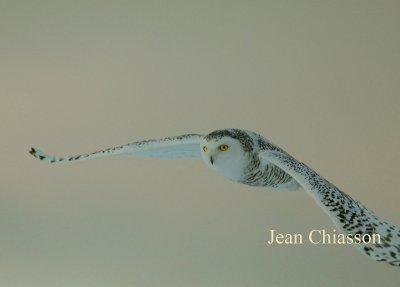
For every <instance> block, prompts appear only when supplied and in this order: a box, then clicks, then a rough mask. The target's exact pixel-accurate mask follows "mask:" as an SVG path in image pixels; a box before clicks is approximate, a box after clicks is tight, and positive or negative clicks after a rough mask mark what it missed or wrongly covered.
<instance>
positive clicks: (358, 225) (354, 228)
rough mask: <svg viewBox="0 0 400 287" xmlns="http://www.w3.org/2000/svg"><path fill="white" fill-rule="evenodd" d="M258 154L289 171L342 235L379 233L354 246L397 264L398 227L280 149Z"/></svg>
mask: <svg viewBox="0 0 400 287" xmlns="http://www.w3.org/2000/svg"><path fill="white" fill-rule="evenodd" d="M260 157H262V158H264V159H266V160H267V161H269V162H271V163H273V164H275V165H277V166H278V167H279V168H281V169H282V170H284V171H285V172H287V173H288V174H289V175H291V176H292V177H293V178H294V179H295V180H296V181H297V182H298V183H299V184H300V185H301V186H302V187H303V188H304V190H305V191H306V192H307V193H308V194H310V195H311V196H312V197H313V198H314V199H315V201H316V202H317V203H318V204H319V205H320V206H321V208H322V209H323V210H324V211H325V212H326V213H327V214H328V215H329V216H330V218H331V219H332V220H333V221H334V222H335V224H336V225H337V226H338V227H339V229H341V231H342V232H344V233H345V234H346V235H350V236H355V235H356V234H358V235H359V236H362V235H371V236H372V235H373V234H379V235H380V243H378V242H377V243H369V244H363V243H356V244H354V245H355V247H356V248H357V249H359V250H360V251H362V252H364V253H365V254H366V255H368V256H370V257H371V258H373V259H374V260H377V261H387V262H388V263H389V264H391V265H394V266H400V230H399V228H397V227H396V226H395V225H394V224H392V223H390V222H387V221H385V220H382V219H380V218H378V217H377V216H376V215H375V214H374V213H373V212H372V211H371V210H369V209H368V208H367V207H365V206H364V205H363V204H361V203H360V202H359V201H357V200H355V199H353V198H351V197H350V196H349V195H347V194H346V193H344V192H342V191H341V190H339V189H338V188H337V187H336V186H334V185H333V184H331V183H330V182H328V181H327V180H326V179H324V178H323V177H321V176H320V175H318V174H317V173H316V172H315V171H314V170H312V169H311V168H310V167H308V166H307V165H305V164H304V163H302V162H299V161H297V160H296V159H295V158H293V157H292V156H290V155H289V154H287V153H286V152H284V151H281V150H263V151H261V152H260Z"/></svg>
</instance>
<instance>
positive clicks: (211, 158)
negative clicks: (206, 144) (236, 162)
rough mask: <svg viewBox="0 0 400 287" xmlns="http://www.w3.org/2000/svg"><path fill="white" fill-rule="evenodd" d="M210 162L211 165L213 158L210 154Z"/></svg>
mask: <svg viewBox="0 0 400 287" xmlns="http://www.w3.org/2000/svg"><path fill="white" fill-rule="evenodd" d="M210 162H211V165H213V164H214V158H213V157H212V156H210Z"/></svg>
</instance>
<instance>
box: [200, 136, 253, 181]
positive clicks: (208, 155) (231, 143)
mask: <svg viewBox="0 0 400 287" xmlns="http://www.w3.org/2000/svg"><path fill="white" fill-rule="evenodd" d="M241 132H242V133H243V131H241ZM200 149H201V155H202V158H203V161H204V162H205V164H206V165H207V166H208V167H210V168H211V169H213V170H215V171H217V172H219V173H221V174H222V175H224V176H226V177H228V178H230V179H232V180H238V179H239V178H240V176H241V175H242V172H243V168H244V167H245V166H246V165H247V164H248V156H246V149H245V148H244V146H243V141H242V140H241V137H238V135H237V134H236V133H235V130H228V129H226V130H217V131H214V132H212V133H210V134H208V135H206V136H205V137H204V139H203V140H202V142H201V144H200Z"/></svg>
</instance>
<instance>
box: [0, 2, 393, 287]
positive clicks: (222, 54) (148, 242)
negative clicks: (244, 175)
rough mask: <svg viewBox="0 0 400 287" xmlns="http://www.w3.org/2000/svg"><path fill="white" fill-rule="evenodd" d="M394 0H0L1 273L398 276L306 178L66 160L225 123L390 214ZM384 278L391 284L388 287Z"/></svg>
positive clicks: (233, 279) (220, 281)
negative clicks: (337, 218) (62, 158)
mask: <svg viewBox="0 0 400 287" xmlns="http://www.w3.org/2000/svg"><path fill="white" fill-rule="evenodd" d="M399 13H400V3H399V2H398V1H82V2H81V3H72V2H71V1H7V0H6V1H4V0H3V1H2V2H1V4H0V35H1V40H0V95H1V102H0V103H1V104H0V131H1V137H2V141H1V142H2V144H1V146H2V151H1V152H0V159H1V167H0V168H1V170H0V179H1V180H0V230H1V236H0V246H1V249H0V250H1V251H0V286H9V287H14V286H15V287H25V286H29V287H33V286H34V287H36V286H41V287H47V286H49V287H50V286H61V287H64V286H65V287H67V286H68V287H69V286H77V287H80V286H82V287H87V286H96V287H102V286H152V287H153V286H174V287H178V286H207V287H213V286H218V287H222V286H230V287H235V286H349V284H350V283H349V282H352V283H351V285H352V286H398V283H399V282H400V273H399V270H398V268H397V269H396V268H394V267H390V266H389V265H387V264H381V263H376V262H374V261H370V260H369V259H368V258H367V257H365V256H364V255H363V254H361V253H359V252H358V251H357V250H356V249H354V248H351V247H349V246H344V247H343V246H319V247H316V246H310V245H303V246H292V247H291V246H283V247H279V246H278V247H277V246H268V245H266V244H265V241H266V240H267V234H268V230H269V229H279V230H281V231H282V232H285V233H286V232H287V233H295V232H300V233H306V232H308V231H309V230H311V229H315V228H326V229H332V228H334V225H333V224H332V223H331V221H330V220H329V219H328V218H327V216H326V215H325V214H324V213H323V212H322V211H321V210H320V209H319V208H318V206H317V205H316V204H315V203H314V202H313V201H312V199H311V198H309V197H308V196H307V195H306V194H305V193H304V192H297V193H291V192H282V193H276V192H271V191H268V190H263V189H258V188H249V187H246V186H242V185H239V184H235V183H232V182H229V181H228V180H226V179H224V178H222V177H221V176H219V175H217V174H214V173H213V172H212V171H210V170H208V169H207V168H206V166H205V165H203V163H202V162H201V161H199V160H173V159H171V160H165V159H164V160H162V159H141V158H108V159H103V160H95V161H88V162H82V163H76V164H70V165H68V164H66V165H59V166H51V165H46V164H45V163H42V162H38V161H36V160H34V159H33V158H32V157H30V155H29V154H28V153H27V151H28V149H29V148H30V147H31V146H37V147H40V148H41V149H43V150H45V151H48V152H49V153H55V154H59V155H68V154H76V153H81V152H89V151H93V150H97V149H100V148H104V147H109V146H114V145H119V144H124V143H128V142H131V141H135V140H141V139H146V138H157V137H163V136H168V135H178V134H183V133H192V132H195V133H208V132H210V131H212V130H215V129H218V128H225V127H237V128H245V129H250V130H253V131H256V132H259V133H260V134H263V135H264V136H266V137H268V138H269V139H270V140H272V141H273V142H274V143H276V144H278V145H280V146H281V147H283V148H284V149H286V150H287V151H288V152H289V153H291V154H292V155H293V156H295V157H296V158H297V159H299V160H301V161H304V162H306V163H307V164H309V165H310V166H311V167H312V168H314V169H315V170H316V171H318V172H319V173H320V174H322V175H323V176H325V177H326V178H327V179H328V180H329V181H331V182H333V183H334V184H335V185H337V186H338V187H340V188H342V189H343V190H344V191H345V192H347V193H349V194H351V196H353V197H355V198H357V199H359V200H360V201H362V202H363V203H365V204H366V205H367V206H368V207H370V208H371V209H372V210H374V211H375V212H376V213H377V214H378V215H379V216H381V217H382V218H385V219H388V220H390V221H392V222H394V223H396V224H397V225H398V226H399V225H400V213H399V201H400V194H399V191H400V176H399V168H398V162H399V161H400V152H399V146H400V132H399V130H400V129H399V123H400V97H399V92H400V84H399V83H400V82H399V78H400V36H399V28H400V18H399V16H398V15H399ZM382 282H384V284H382Z"/></svg>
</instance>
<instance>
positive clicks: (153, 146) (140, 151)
mask: <svg viewBox="0 0 400 287" xmlns="http://www.w3.org/2000/svg"><path fill="white" fill-rule="evenodd" d="M202 139H203V136H202V135H199V134H186V135H180V136H173V137H166V138H161V139H150V140H144V141H138V142H133V143H129V144H126V145H122V146H117V147H112V148H107V149H103V150H99V151H96V152H92V153H87V154H80V155H75V156H67V157H57V156H52V155H48V154H46V153H44V152H42V151H40V150H38V149H36V148H32V149H31V150H30V151H29V153H30V154H32V155H33V156H34V157H36V158H38V159H40V160H44V161H48V162H51V163H59V162H67V161H68V162H69V161H78V160H88V159H94V158H99V157H106V156H113V155H131V156H141V157H164V158H190V157H201V152H200V142H201V140H202Z"/></svg>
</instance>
